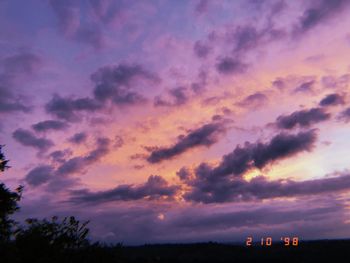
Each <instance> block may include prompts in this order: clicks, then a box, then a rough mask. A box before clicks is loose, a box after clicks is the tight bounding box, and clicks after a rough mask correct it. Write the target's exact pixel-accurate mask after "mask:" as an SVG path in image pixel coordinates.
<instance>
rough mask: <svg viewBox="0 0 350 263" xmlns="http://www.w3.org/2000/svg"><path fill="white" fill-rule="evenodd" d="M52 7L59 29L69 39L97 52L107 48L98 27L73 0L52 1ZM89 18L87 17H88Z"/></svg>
mask: <svg viewBox="0 0 350 263" xmlns="http://www.w3.org/2000/svg"><path fill="white" fill-rule="evenodd" d="M50 6H51V8H52V10H53V12H54V14H55V15H56V18H57V21H58V29H59V31H60V32H61V33H62V34H63V36H64V37H66V38H67V39H71V40H75V41H77V42H81V43H85V44H88V45H90V46H92V47H93V48H95V49H96V50H99V49H101V48H103V47H104V46H105V38H104V35H103V34H102V31H101V29H100V27H99V25H98V23H95V22H93V21H90V20H88V19H84V20H82V19H81V17H82V16H85V14H83V13H82V11H83V10H82V9H81V7H80V5H79V4H78V3H77V2H75V1H72V0H50ZM86 17H87V15H86Z"/></svg>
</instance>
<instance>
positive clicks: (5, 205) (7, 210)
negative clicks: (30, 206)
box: [0, 145, 23, 244]
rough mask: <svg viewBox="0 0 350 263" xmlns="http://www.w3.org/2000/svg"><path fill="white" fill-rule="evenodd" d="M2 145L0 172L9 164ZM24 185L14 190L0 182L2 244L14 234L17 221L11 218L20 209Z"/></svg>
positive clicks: (0, 239) (0, 240)
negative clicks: (18, 203) (13, 229)
mask: <svg viewBox="0 0 350 263" xmlns="http://www.w3.org/2000/svg"><path fill="white" fill-rule="evenodd" d="M2 147H3V146H2V145H0V172H4V171H5V170H6V169H7V168H9V166H8V165H7V163H8V162H9V161H8V160H6V158H5V156H4V154H3V152H2ZM22 190H23V187H22V186H19V187H18V188H17V189H16V190H15V191H14V192H12V191H10V190H9V189H8V188H7V187H6V185H5V184H4V183H0V244H1V243H4V242H8V241H9V239H10V238H11V235H12V228H13V226H14V225H15V224H16V222H15V221H14V220H12V219H10V218H9V216H10V215H11V214H13V213H14V212H15V211H17V210H18V209H19V206H18V205H17V202H18V201H19V200H20V199H21V195H22Z"/></svg>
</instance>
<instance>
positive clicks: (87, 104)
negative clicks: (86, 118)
mask: <svg viewBox="0 0 350 263" xmlns="http://www.w3.org/2000/svg"><path fill="white" fill-rule="evenodd" d="M101 108H102V104H100V103H99V102H98V101H96V100H94V99H91V98H79V99H72V98H63V97H60V96H59V95H57V94H55V95H54V96H53V97H52V99H51V100H50V101H49V102H48V103H47V104H46V105H45V110H46V112H47V113H50V114H52V115H54V116H55V117H57V118H59V119H64V120H66V121H71V122H73V121H78V120H80V116H79V115H78V112H84V111H85V112H95V111H97V110H99V109H101Z"/></svg>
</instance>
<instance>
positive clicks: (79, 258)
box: [0, 145, 350, 263]
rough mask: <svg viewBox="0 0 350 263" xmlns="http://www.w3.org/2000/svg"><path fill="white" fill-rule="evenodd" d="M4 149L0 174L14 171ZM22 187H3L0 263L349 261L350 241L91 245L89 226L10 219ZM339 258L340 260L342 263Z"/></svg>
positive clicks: (71, 218)
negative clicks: (267, 244) (294, 244)
mask: <svg viewBox="0 0 350 263" xmlns="http://www.w3.org/2000/svg"><path fill="white" fill-rule="evenodd" d="M8 162H9V161H8V160H7V159H6V158H5V156H4V154H3V152H2V146H1V145H0V172H1V173H2V172H4V171H5V170H6V169H8V168H10V167H9V166H8ZM22 193H23V187H22V186H19V187H18V188H17V189H15V190H14V191H11V190H10V189H8V188H7V187H6V185H5V184H3V183H0V263H7V262H11V263H22V262H28V263H29V262H33V263H51V262H52V263H56V262H65V263H70V262H78V263H79V262H84V263H85V262H86V263H90V262H91V263H93V262H101V263H104V262H125V263H131V262H133V263H150V262H164V263H165V262H166V263H178V262H182V263H194V262H208V263H209V262H211V263H215V262H219V263H220V262H222V263H223V262H230V263H233V262H335V261H337V262H350V240H333V241H327V240H326V241H313V242H301V243H300V245H299V246H298V247H284V246H283V244H275V245H273V246H271V247H261V246H259V245H257V244H255V245H253V246H252V247H245V246H243V245H242V246H241V245H229V244H219V243H213V242H209V243H197V244H159V245H143V246H122V245H121V243H118V244H115V245H109V246H107V245H105V244H101V243H99V242H95V243H92V242H91V241H90V240H89V238H88V234H89V229H88V228H87V225H88V223H89V222H88V221H87V222H80V221H79V220H77V219H76V218H75V217H74V216H69V217H65V218H63V219H59V218H58V217H55V216H54V217H52V218H51V219H49V220H48V219H35V218H30V219H27V220H26V221H25V222H24V224H19V223H18V222H16V221H14V220H13V219H11V215H12V214H13V213H15V212H16V211H18V210H19V206H18V202H19V201H20V200H21V197H22ZM339 259H340V260H339Z"/></svg>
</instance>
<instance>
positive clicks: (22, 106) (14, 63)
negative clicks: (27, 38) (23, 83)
mask: <svg viewBox="0 0 350 263" xmlns="http://www.w3.org/2000/svg"><path fill="white" fill-rule="evenodd" d="M41 65H42V60H41V58H40V57H39V56H37V55H35V54H33V53H30V52H25V51H24V52H20V53H18V54H14V55H11V56H7V57H5V58H3V59H0V67H1V66H2V68H3V71H2V72H0V113H11V112H29V111H30V107H29V106H27V105H26V103H25V102H24V100H23V96H22V95H21V94H20V92H19V91H17V92H16V89H17V85H18V80H17V77H20V78H23V77H28V76H30V75H32V74H33V73H35V72H36V71H37V70H38V69H39V68H40V66H41Z"/></svg>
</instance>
